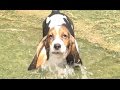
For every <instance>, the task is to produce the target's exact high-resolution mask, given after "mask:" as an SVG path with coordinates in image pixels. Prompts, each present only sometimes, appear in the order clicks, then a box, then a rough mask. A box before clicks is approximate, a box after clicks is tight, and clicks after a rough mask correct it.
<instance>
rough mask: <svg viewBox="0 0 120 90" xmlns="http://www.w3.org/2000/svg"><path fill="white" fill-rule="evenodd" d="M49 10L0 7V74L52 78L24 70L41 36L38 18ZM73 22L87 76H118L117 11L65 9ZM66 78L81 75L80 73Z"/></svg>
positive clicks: (119, 25) (119, 24) (119, 19)
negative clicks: (0, 8) (3, 8)
mask: <svg viewBox="0 0 120 90" xmlns="http://www.w3.org/2000/svg"><path fill="white" fill-rule="evenodd" d="M50 12H51V11H50V10H49V11H47V10H39V11H32V10H30V11H22V10H21V11H19V10H18V11H16V10H1V11H0V78H1V79H7V78H8V79H13V78H15V79H28V78H29V79H40V78H45V75H46V76H48V77H49V78H55V77H53V76H52V75H49V73H47V72H41V71H40V70H34V71H27V68H28V66H29V64H30V63H31V61H32V58H33V56H34V54H35V51H36V47H37V45H38V42H39V40H40V39H41V38H42V22H43V20H44V19H45V18H46V16H47V15H49V13H50ZM61 12H63V13H65V14H67V15H68V16H69V17H70V18H71V19H72V20H73V22H74V26H75V34H76V39H77V41H78V44H79V49H80V56H81V58H82V60H83V63H84V65H85V66H86V67H87V71H89V72H91V73H93V74H92V75H89V78H101V79H105V78H113V79H115V78H120V30H119V29H120V11H119V10H66V11H64V10H63V11H61ZM68 78H71V79H73V78H81V73H80V72H79V71H78V70H76V74H75V75H73V76H70V77H68Z"/></svg>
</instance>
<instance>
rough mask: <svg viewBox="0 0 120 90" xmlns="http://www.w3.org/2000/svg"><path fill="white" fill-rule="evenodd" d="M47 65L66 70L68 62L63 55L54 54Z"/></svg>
mask: <svg viewBox="0 0 120 90" xmlns="http://www.w3.org/2000/svg"><path fill="white" fill-rule="evenodd" d="M46 64H47V65H48V66H51V67H60V68H65V66H66V65H67V62H66V58H64V56H63V55H56V54H55V55H54V54H52V55H50V57H49V60H48V61H47V63H46Z"/></svg>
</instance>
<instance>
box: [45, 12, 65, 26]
mask: <svg viewBox="0 0 120 90" xmlns="http://www.w3.org/2000/svg"><path fill="white" fill-rule="evenodd" d="M64 18H65V19H67V17H66V16H65V15H61V14H55V15H53V16H51V17H47V19H46V23H48V22H49V21H51V22H50V24H49V27H50V28H52V27H55V26H58V25H62V24H64V23H65V21H64ZM65 24H66V23H65Z"/></svg>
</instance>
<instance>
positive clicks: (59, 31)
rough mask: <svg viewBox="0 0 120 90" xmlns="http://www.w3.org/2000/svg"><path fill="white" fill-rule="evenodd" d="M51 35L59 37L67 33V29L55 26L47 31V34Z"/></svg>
mask: <svg viewBox="0 0 120 90" xmlns="http://www.w3.org/2000/svg"><path fill="white" fill-rule="evenodd" d="M51 33H53V34H54V35H61V34H62V33H69V31H68V29H67V28H66V27H65V26H63V25H62V26H55V27H53V28H51V29H50V30H49V34H51Z"/></svg>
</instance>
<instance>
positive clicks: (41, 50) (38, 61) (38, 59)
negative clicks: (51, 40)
mask: <svg viewBox="0 0 120 90" xmlns="http://www.w3.org/2000/svg"><path fill="white" fill-rule="evenodd" d="M46 39H47V36H45V37H44V38H43V39H42V40H41V41H40V43H39V45H38V47H37V51H36V54H35V56H34V58H33V60H32V62H31V64H30V65H29V67H28V70H33V69H36V68H38V67H40V66H42V65H44V63H45V62H46V60H47V54H46V53H47V51H46V47H45V45H46Z"/></svg>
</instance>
